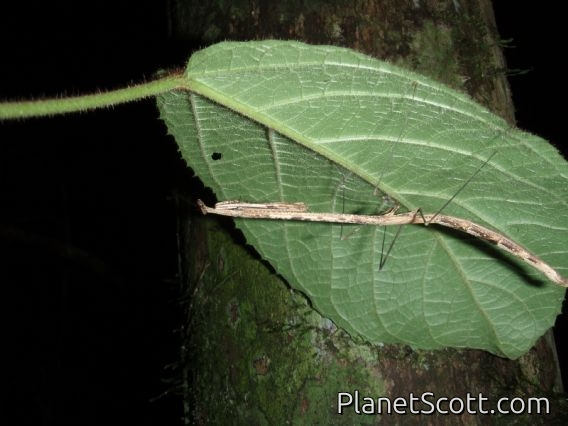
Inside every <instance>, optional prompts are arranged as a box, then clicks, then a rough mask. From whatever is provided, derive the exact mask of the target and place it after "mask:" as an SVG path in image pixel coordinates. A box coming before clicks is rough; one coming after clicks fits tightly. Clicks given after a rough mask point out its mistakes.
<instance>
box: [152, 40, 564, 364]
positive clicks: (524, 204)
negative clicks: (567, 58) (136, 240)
mask: <svg viewBox="0 0 568 426" xmlns="http://www.w3.org/2000/svg"><path fill="white" fill-rule="evenodd" d="M186 78H187V82H188V85H189V87H190V90H191V93H188V92H182V91H176V92H170V93H167V94H165V95H163V96H161V97H160V98H159V99H158V103H159V107H160V109H161V113H162V117H163V119H164V120H165V122H166V123H167V125H168V128H169V131H170V133H171V134H173V135H174V136H175V139H176V141H177V143H178V145H179V147H180V150H181V153H182V155H183V157H184V158H185V159H186V161H187V163H188V165H189V166H191V167H192V168H193V170H194V171H195V172H196V173H197V175H198V176H199V177H200V178H201V179H202V180H203V182H204V183H205V184H206V185H207V186H209V187H211V188H212V189H213V191H214V192H215V193H216V195H217V197H218V199H219V200H231V199H240V200H243V201H251V202H274V201H286V202H293V201H302V202H305V203H306V204H307V205H308V206H309V208H310V210H311V211H315V212H339V213H342V212H345V213H359V214H363V213H366V214H376V213H378V209H379V208H380V206H381V205H383V209H384V207H385V204H384V203H383V201H384V200H387V201H390V200H395V201H396V202H397V203H398V204H400V206H401V211H403V210H405V209H408V210H412V209H415V208H418V207H421V208H422V209H423V211H424V212H425V213H435V212H437V211H438V210H439V209H440V207H441V206H442V205H443V204H444V203H445V202H446V201H447V200H448V199H450V198H451V197H452V196H453V195H454V194H455V193H456V191H457V190H458V189H459V188H460V186H462V185H463V183H464V182H465V181H467V180H468V179H469V178H470V177H471V176H472V175H473V174H474V173H475V172H476V170H478V169H479V167H480V166H481V165H482V164H483V163H484V162H485V161H486V159H487V158H489V157H490V156H491V154H492V153H494V152H496V154H495V156H494V157H493V158H492V159H491V160H490V161H489V163H487V164H486V165H485V167H484V168H483V169H482V170H481V171H480V173H479V174H478V175H477V176H475V178H474V179H473V180H472V181H471V182H470V183H469V184H468V185H467V187H466V188H465V189H464V190H463V191H462V192H461V193H460V194H459V195H458V196H457V197H456V198H455V199H454V200H452V202H451V203H450V204H449V205H448V207H447V208H446V209H445V210H444V214H448V215H453V216H457V217H461V218H464V219H468V220H472V221H474V222H477V223H479V224H482V225H485V226H489V227H492V228H494V229H496V230H498V231H499V232H501V233H503V234H505V235H507V236H508V237H509V238H511V239H513V240H515V241H516V242H518V243H520V244H522V245H523V246H525V247H527V248H528V249H529V250H531V251H532V252H534V253H535V254H537V255H538V256H540V257H541V258H543V259H544V260H545V261H546V262H548V263H550V264H551V265H552V266H553V267H555V268H557V269H558V270H559V271H560V272H561V273H562V271H564V272H566V270H567V269H568V262H567V260H568V258H567V256H566V254H567V253H566V252H567V248H566V241H567V237H568V232H567V231H568V208H567V207H568V206H567V200H568V179H567V177H568V167H567V165H566V162H565V161H564V160H563V159H562V158H561V157H560V156H559V155H558V153H557V152H556V151H555V149H554V148H552V147H551V146H550V145H549V144H548V143H547V142H546V141H544V140H542V139H541V138H538V137H536V136H533V135H530V134H528V133H524V132H522V131H520V130H518V129H515V128H511V127H510V126H508V125H507V124H506V123H505V122H504V121H503V120H502V119H500V118H499V117H497V116H495V115H493V114H492V113H490V112H489V111H487V110H486V109H484V108H483V107H481V106H479V105H478V104H476V103H475V102H473V101H472V100H471V99H469V98H468V97H467V96H465V95H463V94H460V93H458V92H456V91H454V90H451V89H449V88H447V87H445V86H442V85H440V84H438V83H435V82H433V81H431V80H430V79H428V78H425V77H423V76H420V75H417V74H414V73H411V72H409V71H406V70H403V69H400V68H397V67H395V66H392V65H389V64H387V63H384V62H381V61H378V60H376V59H373V58H370V57H367V56H364V55H361V54H359V53H356V52H354V51H351V50H347V49H342V48H337V47H330V46H309V45H305V44H301V43H296V42H283V41H262V42H248V43H221V44H218V45H215V46H212V47H210V48H207V49H205V50H202V51H200V52H198V53H196V54H195V55H193V56H192V58H191V59H190V61H189V64H188V67H187V71H186ZM377 192H378V195H377ZM236 222H237V226H238V227H239V228H241V229H242V231H243V233H244V234H245V236H246V238H247V241H248V242H249V243H250V244H252V245H253V246H254V247H255V248H256V249H257V250H258V252H259V253H261V255H262V256H263V257H264V258H266V259H267V260H268V261H270V263H271V264H272V265H273V266H274V267H275V269H276V270H277V272H278V273H279V274H281V275H282V276H283V277H284V278H285V279H286V280H287V281H288V282H289V283H290V285H292V287H294V288H296V289H299V290H301V291H303V292H304V293H305V294H306V295H308V296H309V298H310V299H311V301H312V303H313V306H314V307H315V308H316V309H317V310H318V311H319V312H321V313H322V314H323V315H324V316H326V317H328V318H330V319H331V320H333V321H334V322H335V323H336V324H338V325H339V326H341V327H343V328H344V329H346V330H347V331H348V332H349V333H351V334H352V335H353V336H361V337H362V338H364V339H366V340H368V341H370V342H372V343H380V342H382V343H403V344H408V345H411V346H413V347H415V348H422V349H434V348H442V347H448V346H449V347H468V348H479V349H484V350H487V351H490V352H493V353H495V354H498V355H501V356H506V357H510V358H516V357H518V356H520V355H522V354H523V353H524V352H526V351H527V350H528V349H530V347H531V346H532V345H533V344H534V342H535V341H536V339H537V338H538V337H539V336H541V335H542V334H543V333H544V332H545V331H546V330H547V329H548V328H549V327H551V326H552V325H553V323H554V319H555V317H556V315H557V314H558V313H559V312H560V308H561V304H562V300H563V297H564V290H563V289H562V288H559V287H558V286H556V285H554V284H552V283H550V282H548V281H546V278H545V277H543V276H542V275H541V274H540V273H538V272H536V271H534V270H532V269H531V268H529V267H527V266H526V265H525V264H524V263H522V262H520V261H519V260H518V259H516V258H514V257H512V256H509V255H508V254H505V253H502V252H501V251H499V250H498V249H496V248H494V247H493V246H490V245H489V244H486V243H484V242H481V241H477V240H475V239H474V238H471V237H469V236H468V235H466V234H461V233H457V232H450V231H448V230H445V229H440V228H438V227H436V226H429V227H424V226H418V225H412V226H410V225H408V226H406V227H405V228H404V229H403V230H402V233H401V234H400V238H399V239H398V240H397V242H396V244H395V246H394V248H393V250H392V252H391V254H390V257H389V258H388V260H387V263H386V265H385V267H384V269H382V270H380V271H379V262H380V259H381V252H382V238H383V230H384V229H383V228H379V227H357V226H345V225H344V226H343V227H342V226H340V225H333V224H316V223H298V222H278V221H268V220H260V221H258V220H251V219H239V220H237V221H236ZM396 230H397V229H396V228H388V230H387V235H386V238H387V244H388V242H389V241H391V240H392V238H393V236H394V234H395V232H396ZM346 237H347V238H346Z"/></svg>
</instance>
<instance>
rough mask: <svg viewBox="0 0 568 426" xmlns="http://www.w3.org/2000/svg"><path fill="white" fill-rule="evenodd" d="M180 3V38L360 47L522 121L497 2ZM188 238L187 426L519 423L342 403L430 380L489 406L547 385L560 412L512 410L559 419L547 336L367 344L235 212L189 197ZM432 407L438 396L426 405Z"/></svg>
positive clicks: (175, 32)
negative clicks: (280, 270)
mask: <svg viewBox="0 0 568 426" xmlns="http://www.w3.org/2000/svg"><path fill="white" fill-rule="evenodd" d="M170 11H171V14H170V30H171V34H172V38H173V39H174V40H189V39H191V40H199V43H198V44H199V45H201V46H205V45H208V44H212V43H214V42H217V41H221V40H227V39H229V40H251V39H267V38H277V39H296V40H302V41H305V42H308V43H313V44H335V45H341V46H345V47H350V48H354V49H356V50H359V51H361V52H364V53H366V54H369V55H372V56H375V57H377V58H380V59H387V60H389V61H391V62H393V63H396V64H399V65H402V66H405V67H407V68H412V69H414V70H416V71H418V72H421V73H423V74H427V75H429V76H431V77H433V78H435V79H437V80H439V81H441V82H443V83H446V84H448V85H450V86H452V87H454V88H456V89H458V90H461V91H465V92H467V93H469V95H471V96H472V97H473V98H474V99H476V100H477V101H478V102H480V103H482V104H484V105H486V106H487V107H489V108H490V109H491V110H492V111H494V112H495V113H497V114H499V115H501V116H503V117H504V118H505V119H507V120H508V121H509V122H511V123H513V122H514V118H513V107H512V102H511V97H510V93H509V89H508V84H507V81H506V78H505V74H504V71H505V68H506V67H505V63H504V60H503V56H502V53H501V51H500V49H499V47H498V46H499V39H498V34H497V30H496V26H495V21H494V16H493V10H492V6H491V3H490V1H489V0H460V1H459V2H458V1H455V0H453V1H452V0H430V1H408V2H400V1H396V0H352V1H349V2H347V1H331V2H319V1H312V2H305V1H298V0H290V1H285V2H278V3H271V2H268V1H263V0H258V1H250V2H221V1H216V2H197V1H190V0H171V2H170ZM179 241H180V259H181V265H180V268H181V276H182V277H183V283H182V284H183V291H184V294H186V295H187V298H186V301H187V314H188V316H187V324H186V326H185V328H184V333H185V336H184V339H185V344H184V349H183V353H182V358H183V364H184V378H183V379H184V384H185V387H184V389H185V395H184V398H185V420H186V423H187V424H190V423H196V424H224V423H227V422H230V423H233V424H285V423H291V424H353V423H364V424H375V423H377V424H378V423H380V422H382V421H384V422H386V423H388V424H405V425H407V424H409V425H412V424H437V425H443V424H448V425H449V424H452V425H461V424H468V425H470V424H500V422H501V423H507V424H510V423H511V422H512V418H509V417H508V418H503V417H502V416H497V415H495V416H481V415H472V414H468V413H467V412H466V413H464V414H463V415H461V416H442V415H440V416H438V415H435V417H432V416H428V415H412V416H397V415H394V414H393V415H382V416H381V415H379V416H377V415H375V416H364V415H360V414H357V413H356V412H355V409H354V407H351V408H350V409H348V410H347V411H344V413H345V414H344V415H342V416H341V415H338V414H337V409H338V393H339V392H351V393H353V392H354V391H355V390H358V391H359V392H360V397H361V398H362V397H363V396H371V397H373V398H375V399H376V398H378V397H383V396H388V397H389V398H391V400H393V399H394V398H396V397H405V398H408V397H409V394H410V393H413V394H414V395H415V396H418V397H420V395H421V394H424V393H425V392H432V393H433V394H434V395H435V396H434V397H432V401H435V400H436V398H439V397H447V398H449V399H451V398H453V397H460V398H464V399H465V397H466V394H467V393H468V392H469V393H470V394H472V395H473V396H477V395H478V394H479V393H482V394H483V396H484V397H487V398H488V399H489V400H488V401H487V402H485V403H484V405H483V406H482V407H481V408H482V409H484V410H491V409H494V410H497V407H496V401H497V400H498V399H499V398H502V397H506V398H511V399H512V398H514V397H521V398H524V399H525V401H526V399H527V398H528V397H548V398H549V399H550V412H551V414H550V415H541V416H539V415H535V414H532V415H529V414H527V415H526V416H515V418H514V419H515V421H516V423H515V424H525V423H526V424H529V423H530V424H545V423H546V424H550V422H551V421H552V420H556V419H560V418H561V417H562V415H564V416H566V415H568V410H567V408H566V405H565V403H563V402H562V398H561V397H560V396H559V395H558V392H561V391H562V389H561V383H560V379H559V371H558V367H557V361H556V358H555V349H554V342H553V339H552V337H551V335H550V334H549V335H547V336H545V337H544V338H542V339H540V341H539V342H538V344H537V345H536V346H535V347H534V348H533V349H532V350H531V351H530V352H529V353H527V354H526V355H524V356H523V357H521V358H520V359H518V360H516V361H510V360H506V359H501V358H498V357H496V356H493V355H491V354H489V353H486V352H482V351H477V350H453V349H446V350H443V351H433V352H430V351H413V350H411V349H410V348H408V347H404V346H394V345H393V346H389V345H385V346H381V347H379V346H372V345H369V344H367V343H365V342H356V341H354V340H352V339H351V337H350V336H348V335H347V334H346V333H344V332H343V331H342V330H338V329H336V328H335V326H334V325H333V324H332V323H331V322H330V321H329V320H326V319H325V318H322V317H321V316H320V315H319V314H318V313H317V312H315V311H314V310H313V309H311V307H310V304H309V301H308V300H306V298H305V297H304V296H303V295H302V294H300V293H298V292H295V291H293V290H291V289H290V288H288V287H287V286H286V284H285V283H284V282H283V281H282V280H281V279H280V278H279V277H277V276H276V275H275V274H273V273H272V271H271V268H270V266H269V265H267V264H266V263H264V262H263V261H262V260H260V259H259V257H258V255H256V254H255V253H254V252H253V250H251V249H250V248H249V247H246V246H245V245H244V244H243V241H242V236H240V237H239V234H238V232H235V230H234V228H233V227H232V225H231V223H230V222H227V221H223V220H218V219H215V218H210V217H207V218H206V219H204V218H201V217H194V216H191V215H190V214H189V213H188V211H186V209H183V211H180V227H179ZM363 403H364V401H362V400H361V401H360V404H363ZM421 407H422V408H425V409H428V408H429V407H428V406H415V408H421ZM455 407H456V408H459V406H457V405H456V406H455ZM475 407H479V406H472V407H471V408H472V409H473V408H475ZM442 408H444V409H448V405H447V404H446V405H443V406H442ZM375 410H376V408H375ZM407 410H408V408H407ZM407 412H408V411H407ZM382 417H388V419H383V418H382ZM559 421H560V420H559Z"/></svg>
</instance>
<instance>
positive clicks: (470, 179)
mask: <svg viewBox="0 0 568 426" xmlns="http://www.w3.org/2000/svg"><path fill="white" fill-rule="evenodd" d="M495 154H497V151H493V153H492V154H491V155H490V156H489V157H488V158H487V160H485V161H484V162H483V164H482V165H481V166H479V168H478V169H477V170H476V171H475V172H474V173H473V174H472V175H471V176H470V177H469V178H468V179H467V180H466V181H465V182H464V183H463V185H462V186H460V187H459V189H458V190H457V191H456V192H455V193H454V195H452V197H451V198H450V199H449V200H448V201H446V202H445V203H444V205H443V206H442V207H440V209H439V210H438V211H437V212H436V213H435V214H434V215H433V216H432V217H431V218H430V220H429V221H424V226H428V225H430V223H431V222H432V221H433V220H434V219H435V218H436V217H437V216H438V215H439V214H440V213H442V210H444V209H445V208H446V207H448V204H450V203H451V202H452V201H453V200H454V198H456V197H457V196H458V194H459V193H460V192H462V191H463V189H464V188H465V187H466V186H467V185H469V183H470V182H471V181H472V180H473V178H474V177H475V176H477V174H478V173H479V172H480V171H481V169H482V168H484V167H485V165H486V164H487V163H489V160H491V159H492V158H493V156H494V155H495ZM422 217H424V216H422Z"/></svg>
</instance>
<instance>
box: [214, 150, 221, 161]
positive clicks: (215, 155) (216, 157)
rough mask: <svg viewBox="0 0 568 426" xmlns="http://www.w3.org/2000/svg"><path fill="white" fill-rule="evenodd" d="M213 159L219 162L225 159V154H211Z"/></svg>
mask: <svg viewBox="0 0 568 426" xmlns="http://www.w3.org/2000/svg"><path fill="white" fill-rule="evenodd" d="M211 158H212V159H213V160H215V161H217V160H220V159H221V158H223V154H221V153H220V152H214V153H213V154H211Z"/></svg>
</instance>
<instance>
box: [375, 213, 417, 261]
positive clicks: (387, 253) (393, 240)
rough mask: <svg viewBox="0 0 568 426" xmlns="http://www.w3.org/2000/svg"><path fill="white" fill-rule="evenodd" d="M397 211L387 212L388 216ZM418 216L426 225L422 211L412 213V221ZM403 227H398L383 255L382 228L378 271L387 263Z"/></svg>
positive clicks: (384, 232) (384, 228)
mask: <svg viewBox="0 0 568 426" xmlns="http://www.w3.org/2000/svg"><path fill="white" fill-rule="evenodd" d="M397 209H398V207H397V208H396V209H394V210H392V211H391V212H389V213H390V214H395V213H396V210H397ZM418 215H420V216H421V217H422V220H423V222H424V223H426V219H425V218H424V214H423V213H422V209H417V210H416V211H415V212H414V215H413V216H412V221H414V219H415V218H416V216H418ZM403 226H404V225H399V227H398V229H397V230H396V234H394V238H393V239H392V242H391V243H390V245H389V248H388V249H387V252H386V254H384V253H385V236H386V226H383V243H382V246H381V258H380V260H379V271H381V270H382V269H383V267H384V266H385V263H387V259H388V257H389V254H390V252H391V250H392V248H393V247H394V243H395V242H396V240H397V239H398V237H399V235H400V233H401V232H402V227H403Z"/></svg>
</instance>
